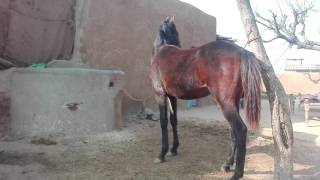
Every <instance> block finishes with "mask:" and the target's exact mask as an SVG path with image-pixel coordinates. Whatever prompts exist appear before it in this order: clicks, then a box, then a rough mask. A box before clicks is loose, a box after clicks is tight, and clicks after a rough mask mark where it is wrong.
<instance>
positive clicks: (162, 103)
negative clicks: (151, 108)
mask: <svg viewBox="0 0 320 180" xmlns="http://www.w3.org/2000/svg"><path fill="white" fill-rule="evenodd" d="M166 97H167V96H165V95H163V96H161V99H160V100H159V101H158V103H159V111H160V125H161V134H162V147H161V152H160V154H159V156H158V158H157V159H155V160H154V163H161V162H164V161H165V155H166V154H167V152H168V149H169V140H168V118H167V101H166Z"/></svg>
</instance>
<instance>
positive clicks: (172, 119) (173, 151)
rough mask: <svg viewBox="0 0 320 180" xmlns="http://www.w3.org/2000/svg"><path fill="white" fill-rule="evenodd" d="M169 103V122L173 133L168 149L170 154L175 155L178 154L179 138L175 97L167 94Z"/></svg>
mask: <svg viewBox="0 0 320 180" xmlns="http://www.w3.org/2000/svg"><path fill="white" fill-rule="evenodd" d="M169 99H170V104H171V107H172V111H170V123H171V126H172V133H173V145H172V148H171V150H170V152H171V155H172V156H175V155H177V154H178V151H177V149H178V146H179V138H178V128H177V125H178V120H177V98H175V97H173V96H169Z"/></svg>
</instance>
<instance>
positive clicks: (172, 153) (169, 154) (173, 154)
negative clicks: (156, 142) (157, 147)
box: [167, 151, 178, 156]
mask: <svg viewBox="0 0 320 180" xmlns="http://www.w3.org/2000/svg"><path fill="white" fill-rule="evenodd" d="M176 155H178V153H177V152H171V151H169V152H168V153H167V156H176Z"/></svg>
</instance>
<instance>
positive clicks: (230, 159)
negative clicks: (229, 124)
mask: <svg viewBox="0 0 320 180" xmlns="http://www.w3.org/2000/svg"><path fill="white" fill-rule="evenodd" d="M230 137H231V149H230V153H229V157H228V159H227V160H226V162H225V163H224V164H223V165H222V167H221V169H222V170H223V171H224V172H229V171H230V170H231V168H230V167H231V166H232V165H233V163H234V156H235V152H236V143H235V141H236V139H235V137H234V133H233V129H230Z"/></svg>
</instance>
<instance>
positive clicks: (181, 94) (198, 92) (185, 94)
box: [168, 87, 210, 100]
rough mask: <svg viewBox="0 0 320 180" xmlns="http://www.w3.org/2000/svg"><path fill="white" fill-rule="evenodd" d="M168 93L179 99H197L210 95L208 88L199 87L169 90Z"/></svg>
mask: <svg viewBox="0 0 320 180" xmlns="http://www.w3.org/2000/svg"><path fill="white" fill-rule="evenodd" d="M168 94H169V95H171V96H174V97H177V98H179V99H185V100H188V99H197V98H202V97H205V96H208V95H209V94H210V92H209V90H208V88H206V87H203V88H197V89H192V90H188V91H176V90H168Z"/></svg>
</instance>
